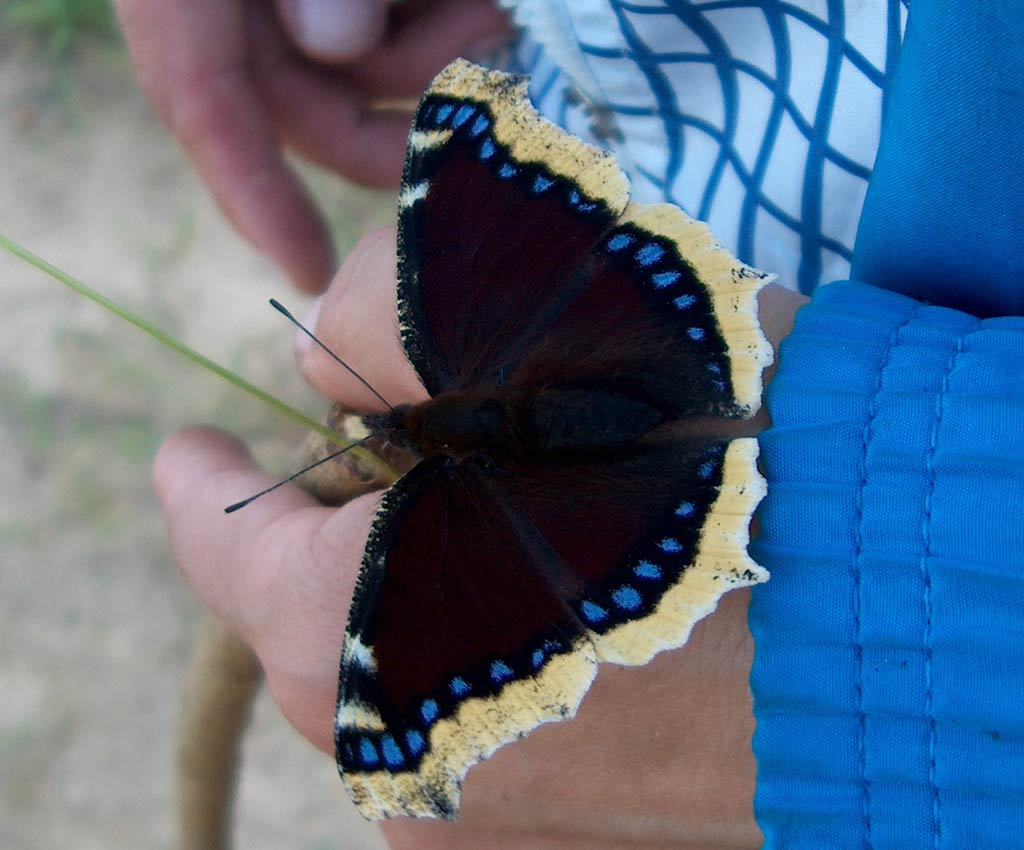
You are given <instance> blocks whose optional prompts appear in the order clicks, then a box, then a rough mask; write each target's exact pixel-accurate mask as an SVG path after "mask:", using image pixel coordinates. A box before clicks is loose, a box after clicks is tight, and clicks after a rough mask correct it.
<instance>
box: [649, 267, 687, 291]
mask: <svg viewBox="0 0 1024 850" xmlns="http://www.w3.org/2000/svg"><path fill="white" fill-rule="evenodd" d="M680 277H682V274H681V273H680V272H677V271H670V272H658V273H657V274H652V275H651V283H653V284H654V285H655V287H657V288H658V289H664V288H665V287H666V286H671V285H672V284H673V283H675V282H676V281H677V280H679V278H680Z"/></svg>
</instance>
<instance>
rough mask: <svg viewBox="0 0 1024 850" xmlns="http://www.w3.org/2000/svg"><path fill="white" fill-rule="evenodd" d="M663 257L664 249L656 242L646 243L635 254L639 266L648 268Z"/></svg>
mask: <svg viewBox="0 0 1024 850" xmlns="http://www.w3.org/2000/svg"><path fill="white" fill-rule="evenodd" d="M664 256H665V249H664V248H662V247H661V245H659V244H658V243H657V242H648V243H647V244H646V245H644V246H643V247H642V248H641V249H640V250H639V251H637V252H636V261H637V262H638V263H639V264H640V265H641V266H650V265H653V264H654V263H656V262H658V260H660V259H661V258H662V257H664Z"/></svg>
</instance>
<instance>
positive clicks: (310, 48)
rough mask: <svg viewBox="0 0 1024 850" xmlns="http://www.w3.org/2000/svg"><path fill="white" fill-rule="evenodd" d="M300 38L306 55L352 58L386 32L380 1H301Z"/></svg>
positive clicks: (299, 10) (298, 13) (382, 7)
mask: <svg viewBox="0 0 1024 850" xmlns="http://www.w3.org/2000/svg"><path fill="white" fill-rule="evenodd" d="M296 17H297V19H298V20H297V23H298V26H297V32H296V37H297V38H298V40H299V43H300V44H301V46H302V47H303V49H304V50H306V52H308V53H311V54H313V55H314V56H320V57H323V58H326V59H334V60H339V59H351V58H353V57H355V56H359V55H360V54H362V53H365V52H366V51H367V50H369V49H370V48H371V47H372V46H373V45H374V44H376V42H377V41H378V40H379V39H380V37H381V34H382V33H383V31H384V4H383V3H381V2H379V0H297V3H296Z"/></svg>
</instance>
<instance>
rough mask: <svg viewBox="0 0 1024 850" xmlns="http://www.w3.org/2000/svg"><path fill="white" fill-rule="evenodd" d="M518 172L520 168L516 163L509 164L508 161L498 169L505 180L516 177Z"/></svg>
mask: <svg viewBox="0 0 1024 850" xmlns="http://www.w3.org/2000/svg"><path fill="white" fill-rule="evenodd" d="M518 173H519V169H518V168H516V167H515V166H514V165H509V164H508V163H507V162H506V163H504V164H503V165H502V166H501V168H499V169H498V176H499V177H501V178H502V179H503V180H509V179H510V178H512V177H515V176H516V175H517V174H518Z"/></svg>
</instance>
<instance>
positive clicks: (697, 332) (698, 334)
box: [686, 328, 704, 342]
mask: <svg viewBox="0 0 1024 850" xmlns="http://www.w3.org/2000/svg"><path fill="white" fill-rule="evenodd" d="M686 334H687V336H689V337H690V339H692V340H693V341H694V342H700V341H701V340H702V339H704V329H703V328H690V329H689V330H687V331H686Z"/></svg>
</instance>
